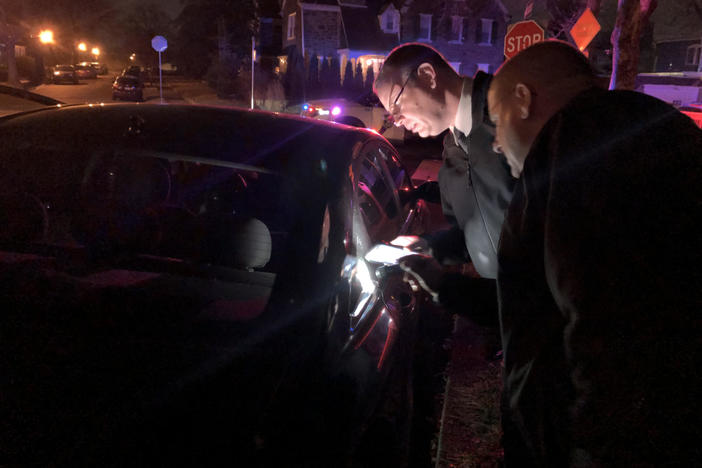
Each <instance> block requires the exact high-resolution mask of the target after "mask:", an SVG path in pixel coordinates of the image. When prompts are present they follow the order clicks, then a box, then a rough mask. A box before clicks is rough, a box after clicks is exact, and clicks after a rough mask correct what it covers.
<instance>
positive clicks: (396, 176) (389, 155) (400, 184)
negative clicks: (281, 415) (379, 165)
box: [380, 147, 411, 191]
mask: <svg viewBox="0 0 702 468" xmlns="http://www.w3.org/2000/svg"><path fill="white" fill-rule="evenodd" d="M380 152H381V153H382V154H383V156H384V158H385V162H386V164H387V167H388V171H389V172H390V178H391V179H392V181H393V183H394V184H395V187H397V189H398V190H404V191H407V190H409V189H410V188H411V183H410V180H409V177H408V175H407V171H406V170H405V167H404V166H403V165H402V163H401V162H400V158H399V157H398V156H397V154H396V153H394V152H392V151H390V150H389V149H387V148H382V147H381V148H380Z"/></svg>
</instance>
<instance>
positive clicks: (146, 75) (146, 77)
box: [121, 65, 158, 83]
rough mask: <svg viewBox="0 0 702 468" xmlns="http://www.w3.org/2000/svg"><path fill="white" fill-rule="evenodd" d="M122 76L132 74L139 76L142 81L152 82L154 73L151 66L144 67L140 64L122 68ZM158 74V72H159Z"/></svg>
mask: <svg viewBox="0 0 702 468" xmlns="http://www.w3.org/2000/svg"><path fill="white" fill-rule="evenodd" d="M121 76H132V77H136V78H139V79H140V80H141V81H142V82H144V83H146V82H149V83H150V82H151V79H152V74H151V71H150V69H149V68H144V67H141V66H139V65H131V66H129V67H126V68H125V69H123V70H122V73H121ZM157 76H158V72H157Z"/></svg>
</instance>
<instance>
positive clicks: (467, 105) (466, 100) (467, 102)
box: [451, 77, 473, 144]
mask: <svg viewBox="0 0 702 468" xmlns="http://www.w3.org/2000/svg"><path fill="white" fill-rule="evenodd" d="M472 91H473V80H471V79H470V78H468V77H464V78H463V87H462V88H461V99H460V100H459V101H458V111H456V119H455V120H454V124H453V125H452V126H451V133H453V138H454V139H455V140H456V144H458V137H457V135H456V130H458V131H459V132H461V133H462V134H463V135H468V134H469V133H470V126H468V128H465V127H466V124H467V123H471V122H472V117H471V115H472V114H471V112H472V110H471V105H472V98H471V95H472Z"/></svg>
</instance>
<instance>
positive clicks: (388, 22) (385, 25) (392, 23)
mask: <svg viewBox="0 0 702 468" xmlns="http://www.w3.org/2000/svg"><path fill="white" fill-rule="evenodd" d="M380 27H381V29H382V30H383V32H386V33H396V32H398V30H399V29H400V14H399V13H398V12H397V11H393V10H388V11H386V12H385V14H384V15H383V16H382V17H381V18H380Z"/></svg>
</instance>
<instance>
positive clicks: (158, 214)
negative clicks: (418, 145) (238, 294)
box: [0, 148, 290, 273]
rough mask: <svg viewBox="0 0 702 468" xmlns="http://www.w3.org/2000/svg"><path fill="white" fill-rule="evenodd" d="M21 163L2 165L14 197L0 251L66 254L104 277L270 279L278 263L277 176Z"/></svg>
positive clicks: (5, 202)
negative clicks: (182, 265) (79, 255)
mask: <svg viewBox="0 0 702 468" xmlns="http://www.w3.org/2000/svg"><path fill="white" fill-rule="evenodd" d="M23 156H26V159H25V161H31V162H29V163H20V164H14V163H13V164H8V165H7V166H8V167H6V168H5V170H6V173H5V174H3V179H6V178H12V180H14V181H15V183H14V185H13V187H14V189H15V190H12V191H5V192H3V193H2V200H0V208H12V209H9V210H8V209H3V210H0V211H3V212H4V213H5V215H6V217H7V216H10V217H11V218H12V219H7V220H6V221H7V225H8V226H10V228H8V229H5V230H4V231H3V233H2V235H1V236H0V243H10V244H12V245H15V246H16V245H23V246H24V247H23V248H25V249H29V250H31V249H35V248H39V249H40V250H42V251H43V250H45V249H46V248H47V247H50V248H56V249H60V248H63V247H64V246H70V247H71V249H74V250H75V249H79V250H84V251H85V252H86V254H87V258H100V263H101V265H102V266H103V267H104V266H112V267H117V266H118V265H122V266H124V265H125V264H134V263H135V262H138V261H141V260H143V258H144V256H147V257H149V258H151V259H158V260H159V261H160V262H162V266H164V267H165V265H166V264H169V262H171V261H178V262H187V263H189V264H193V265H214V266H219V267H223V268H228V269H234V270H242V271H263V272H271V273H276V272H277V271H278V268H279V267H280V265H282V264H283V263H284V262H283V260H282V259H281V257H282V256H283V255H285V252H286V246H285V244H286V241H287V236H288V230H289V222H290V220H289V219H288V218H287V216H288V215H287V214H286V213H288V212H289V210H287V209H286V207H285V206H284V204H285V202H286V200H285V196H284V193H285V187H286V182H285V178H283V177H282V176H279V175H277V174H272V173H268V172H257V171H255V170H239V169H234V168H230V167H220V166H216V165H209V164H202V163H199V162H187V161H177V160H174V161H170V160H166V159H162V158H158V157H154V158H150V157H143V156H138V157H133V156H130V155H128V154H95V155H91V156H89V157H88V159H87V160H86V159H85V157H81V156H80V155H72V156H73V161H74V162H73V163H72V164H70V165H69V164H65V163H62V162H61V161H63V160H64V159H65V158H66V156H67V155H66V154H53V153H52V152H51V150H47V149H46V148H42V149H41V150H37V151H36V153H35V154H34V153H33V154H25V155H23ZM81 160H82V161H83V162H81ZM6 162H7V161H6ZM17 207H19V208H20V209H17ZM42 245H43V246H44V247H41V246H42ZM125 262H126V263H125ZM157 263H158V262H157Z"/></svg>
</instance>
